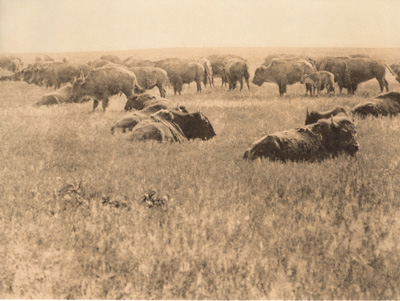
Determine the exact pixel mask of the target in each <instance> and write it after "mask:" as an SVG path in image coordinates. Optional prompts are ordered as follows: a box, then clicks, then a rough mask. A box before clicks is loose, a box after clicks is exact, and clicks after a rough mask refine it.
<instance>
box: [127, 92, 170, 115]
mask: <svg viewBox="0 0 400 301" xmlns="http://www.w3.org/2000/svg"><path fill="white" fill-rule="evenodd" d="M160 102H164V103H165V104H170V105H174V102H172V101H171V100H169V99H166V98H163V97H159V96H157V95H153V94H150V93H143V94H140V95H132V96H131V97H129V98H128V100H127V102H126V104H125V110H126V111H130V110H132V109H135V110H143V109H144V108H147V107H148V106H151V105H154V104H158V103H160Z"/></svg>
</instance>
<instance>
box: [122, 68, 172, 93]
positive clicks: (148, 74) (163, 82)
mask: <svg viewBox="0 0 400 301" xmlns="http://www.w3.org/2000/svg"><path fill="white" fill-rule="evenodd" d="M128 69H129V70H131V71H132V72H133V73H135V75H136V78H137V81H138V83H139V85H140V86H141V87H142V88H143V89H145V90H149V89H153V88H154V87H157V88H158V90H159V91H160V96H161V97H165V96H166V90H165V87H166V86H167V83H168V75H167V72H166V71H165V70H163V69H161V68H157V67H132V68H128Z"/></svg>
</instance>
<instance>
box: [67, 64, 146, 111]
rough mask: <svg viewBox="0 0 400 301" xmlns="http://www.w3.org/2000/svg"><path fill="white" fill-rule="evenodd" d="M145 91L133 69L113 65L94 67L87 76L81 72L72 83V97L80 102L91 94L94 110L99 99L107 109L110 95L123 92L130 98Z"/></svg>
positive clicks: (104, 108)
mask: <svg viewBox="0 0 400 301" xmlns="http://www.w3.org/2000/svg"><path fill="white" fill-rule="evenodd" d="M143 92H144V90H143V88H142V87H140V85H138V83H137V80H136V76H135V74H134V73H133V72H132V71H129V70H128V69H126V68H125V67H122V66H115V65H112V66H110V67H109V66H104V67H102V68H97V69H93V70H92V71H91V72H90V73H89V74H88V75H87V76H86V77H85V76H84V75H83V73H81V75H80V77H79V78H78V79H76V80H75V82H74V83H73V85H72V95H71V98H72V100H73V101H74V102H79V100H80V99H81V98H82V97H84V96H89V97H91V98H93V111H94V110H95V109H96V107H97V105H98V104H99V101H101V102H102V107H103V110H104V111H105V110H106V107H107V105H108V100H109V97H110V96H112V95H116V94H119V93H123V94H125V96H126V97H127V98H128V99H129V97H131V96H132V95H133V94H134V93H143Z"/></svg>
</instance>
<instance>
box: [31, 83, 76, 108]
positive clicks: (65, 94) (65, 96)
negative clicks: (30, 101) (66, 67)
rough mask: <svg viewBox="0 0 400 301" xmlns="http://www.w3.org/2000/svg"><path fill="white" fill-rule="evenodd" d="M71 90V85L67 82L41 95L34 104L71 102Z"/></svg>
mask: <svg viewBox="0 0 400 301" xmlns="http://www.w3.org/2000/svg"><path fill="white" fill-rule="evenodd" d="M71 90H72V86H71V85H69V84H68V85H66V86H65V87H62V88H61V89H58V90H56V91H54V92H51V93H48V94H45V95H43V96H42V97H41V98H40V100H39V101H38V102H37V103H36V104H37V105H38V106H49V105H56V104H60V103H67V102H72V100H71Z"/></svg>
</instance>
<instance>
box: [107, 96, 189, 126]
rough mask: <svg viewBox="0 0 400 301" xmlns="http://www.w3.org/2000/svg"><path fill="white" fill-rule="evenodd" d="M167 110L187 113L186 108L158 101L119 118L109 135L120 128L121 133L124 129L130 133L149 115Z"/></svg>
mask: <svg viewBox="0 0 400 301" xmlns="http://www.w3.org/2000/svg"><path fill="white" fill-rule="evenodd" d="M163 109H168V110H170V111H180V112H184V113H188V112H187V110H186V108H185V107H183V106H177V105H174V104H172V102H171V103H169V102H166V101H164V100H159V101H158V103H155V104H152V105H151V106H148V107H146V108H144V109H143V110H140V111H136V112H134V113H131V114H128V115H126V116H123V117H122V118H120V119H119V120H118V121H117V122H116V123H115V124H114V126H113V127H112V128H111V134H114V131H115V129H117V128H121V129H122V132H123V133H125V132H126V129H129V130H130V131H132V129H133V128H134V127H135V126H136V125H137V124H138V123H139V122H140V121H142V120H144V119H147V118H149V117H150V115H151V114H154V113H156V112H158V111H160V110H163Z"/></svg>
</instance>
